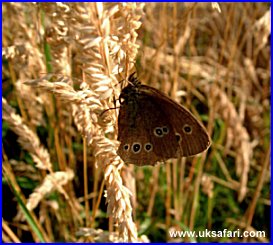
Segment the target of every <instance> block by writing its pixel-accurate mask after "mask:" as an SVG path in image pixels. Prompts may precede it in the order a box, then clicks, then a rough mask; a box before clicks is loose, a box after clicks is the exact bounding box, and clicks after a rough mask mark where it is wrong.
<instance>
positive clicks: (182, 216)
mask: <svg viewBox="0 0 273 245" xmlns="http://www.w3.org/2000/svg"><path fill="white" fill-rule="evenodd" d="M2 14H3V17H2V25H3V27H2V30H3V34H2V46H3V48H2V60H3V61H2V71H3V73H2V94H3V97H2V116H3V120H2V123H3V125H2V161H3V165H2V173H3V178H2V192H3V193H2V199H3V203H2V205H3V209H2V211H3V216H2V227H3V228H2V241H3V242H11V241H13V242H16V241H23V242H25V241H34V242H39V241H46V242H49V241H70V242H75V241H77V242H78V241H89V242H90V241H157V242H158V241H268V240H269V238H270V205H271V201H270V166H269V159H270V4H269V3H219V5H218V4H216V3H3V4H2ZM134 69H136V70H137V71H138V77H139V78H140V80H141V81H142V82H143V83H145V84H149V85H150V86H153V87H156V88H158V89H160V90H161V91H164V92H166V93H168V94H169V95H170V96H171V97H172V98H173V99H176V100H177V101H179V102H180V103H181V104H183V105H185V106H186V107H188V108H189V109H190V110H191V111H192V112H193V113H194V114H195V115H196V116H197V117H198V118H199V119H200V120H201V121H202V122H203V123H204V125H205V126H206V127H207V129H208V132H209V134H210V135H211V138H212V146H211V147H210V149H209V150H208V151H207V152H205V153H203V154H201V155H199V156H195V157H192V158H187V159H177V160H172V161H169V162H167V163H166V164H163V165H162V164H161V165H158V166H155V167H149V166H148V167H134V166H132V165H128V164H125V163H123V162H122V161H121V159H120V158H119V156H117V155H116V153H115V150H116V149H117V147H118V142H117V141H116V138H117V115H118V109H116V110H114V109H113V110H109V111H107V113H104V114H103V115H101V113H102V112H103V111H104V110H106V109H108V108H113V107H118V102H117V103H116V104H115V103H114V101H115V100H116V99H117V98H118V96H119V94H120V89H121V85H122V86H124V85H125V83H124V82H123V83H119V82H120V81H121V80H122V79H124V78H125V77H126V76H127V75H128V74H129V73H130V72H131V71H132V70H134ZM206 228H207V229H210V230H224V229H225V228H226V229H228V230H231V231H232V230H237V229H240V230H241V231H244V230H248V231H256V230H261V231H265V232H266V237H254V238H228V237H226V238H176V239H174V238H171V237H170V236H169V231H173V230H192V231H202V230H204V229H206Z"/></svg>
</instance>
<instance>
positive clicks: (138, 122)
mask: <svg viewBox="0 0 273 245" xmlns="http://www.w3.org/2000/svg"><path fill="white" fill-rule="evenodd" d="M128 81H129V84H128V85H127V86H126V87H125V88H123V89H122V91H121V94H120V96H119V102H120V111H119V116H118V140H119V141H120V142H121V143H120V146H119V149H118V151H117V153H118V155H119V156H120V157H121V159H122V160H123V161H124V162H127V163H132V164H135V165H137V166H143V165H155V164H156V162H157V161H165V160H167V159H169V158H177V157H183V156H184V157H186V156H192V155H195V154H198V153H200V152H202V151H204V150H206V149H208V147H209V146H210V138H209V136H208V133H207V131H206V130H205V128H204V127H203V126H202V125H201V124H200V123H199V122H198V120H197V119H196V118H195V117H194V116H193V114H192V113H190V112H189V111H188V110H187V109H186V108H184V107H183V106H181V105H179V104H178V103H176V102H175V101H174V100H172V99H170V98H169V97H167V96H166V95H165V94H163V93H162V92H160V91H159V90H157V89H155V88H152V87H150V86H147V85H143V84H141V83H140V82H139V80H138V79H137V78H136V76H135V72H134V73H132V74H131V75H130V76H129V78H128Z"/></svg>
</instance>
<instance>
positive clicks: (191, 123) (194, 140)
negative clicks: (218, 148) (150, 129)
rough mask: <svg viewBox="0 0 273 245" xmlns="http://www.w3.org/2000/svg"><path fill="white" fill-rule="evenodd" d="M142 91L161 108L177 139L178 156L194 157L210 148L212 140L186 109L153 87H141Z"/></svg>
mask: <svg viewBox="0 0 273 245" xmlns="http://www.w3.org/2000/svg"><path fill="white" fill-rule="evenodd" d="M141 91H142V92H143V93H145V94H147V95H148V96H149V98H150V100H152V101H154V103H155V104H157V105H156V107H159V106H160V107H161V108H162V111H164V113H165V114H166V117H167V118H168V121H169V123H170V124H171V125H172V127H173V130H174V132H175V135H176V137H177V140H178V143H179V148H178V151H177V157H178V156H192V155H195V154H198V153H200V152H202V151H204V150H206V149H207V148H208V147H209V146H210V138H209V136H208V134H207V131H206V130H205V128H204V127H203V126H202V124H201V123H200V122H199V121H198V120H197V119H196V118H195V116H194V115H193V114H192V113H191V112H189V111H188V110H187V109H186V108H185V107H183V106H181V105H179V104H178V103H176V102H175V101H174V100H172V99H170V98H168V97H167V96H166V95H165V94H163V93H162V92H160V91H159V90H157V89H154V88H152V87H149V86H146V85H141Z"/></svg>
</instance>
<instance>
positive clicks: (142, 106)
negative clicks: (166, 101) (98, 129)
mask: <svg viewBox="0 0 273 245" xmlns="http://www.w3.org/2000/svg"><path fill="white" fill-rule="evenodd" d="M118 128H119V133H118V140H119V141H120V142H121V144H120V147H119V149H118V154H119V155H120V156H121V158H122V159H123V160H124V161H126V162H128V163H133V164H135V165H154V164H155V163H156V162H157V161H164V160H167V159H169V158H173V157H176V154H177V150H178V142H177V141H176V137H175V133H174V130H173V128H172V125H171V124H170V122H169V121H168V117H167V115H166V113H165V112H164V111H163V110H162V108H161V107H158V106H157V103H155V101H154V100H153V99H150V98H149V96H147V95H146V94H145V93H143V94H142V93H140V95H139V96H138V97H137V100H133V99H132V100H129V103H128V104H124V105H122V106H121V109H120V114H119V121H118Z"/></svg>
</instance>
